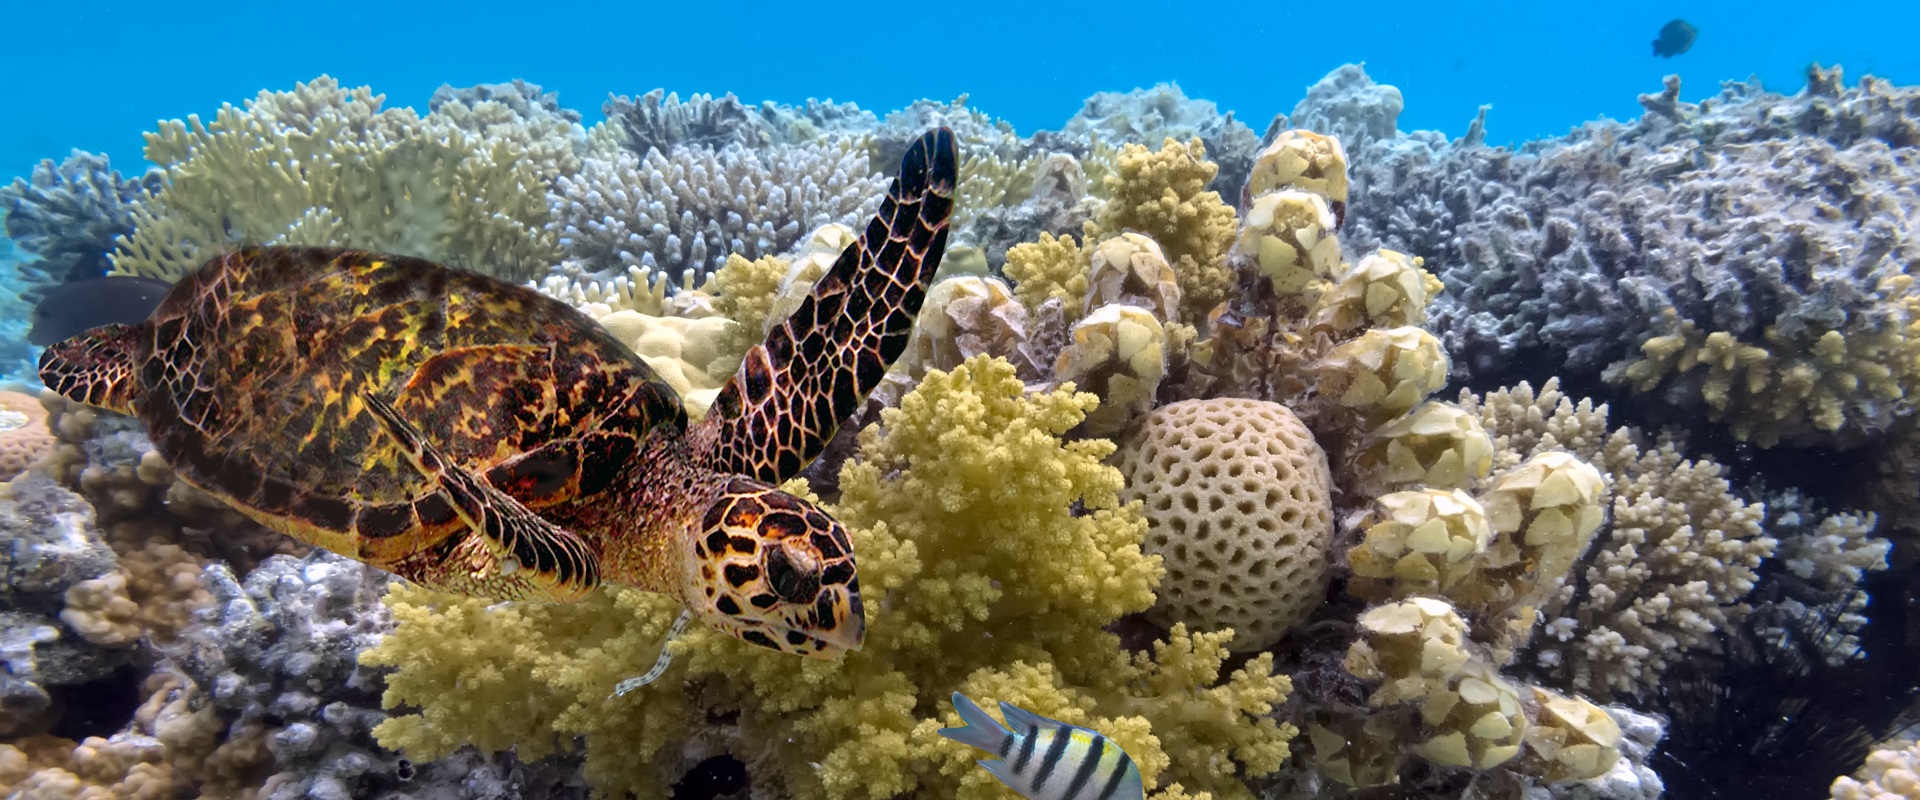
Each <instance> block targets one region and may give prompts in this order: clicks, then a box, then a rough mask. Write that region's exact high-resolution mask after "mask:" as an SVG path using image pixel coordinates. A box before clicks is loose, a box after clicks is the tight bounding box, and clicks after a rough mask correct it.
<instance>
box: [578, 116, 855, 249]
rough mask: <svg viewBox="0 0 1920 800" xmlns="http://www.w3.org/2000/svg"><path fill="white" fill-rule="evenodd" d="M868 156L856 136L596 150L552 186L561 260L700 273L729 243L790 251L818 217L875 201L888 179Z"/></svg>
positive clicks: (844, 213)
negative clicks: (757, 146) (639, 151)
mask: <svg viewBox="0 0 1920 800" xmlns="http://www.w3.org/2000/svg"><path fill="white" fill-rule="evenodd" d="M867 164H868V161H867V153H866V148H865V146H864V145H863V144H862V143H861V142H859V141H857V140H851V139H841V140H834V141H826V142H819V143H815V144H806V145H775V146H772V147H769V148H767V149H765V150H758V151H756V150H749V149H747V148H745V147H742V146H740V145H737V144H736V145H729V146H727V147H725V148H721V149H715V148H712V147H701V146H688V145H674V146H672V147H671V148H669V149H667V150H664V151H663V150H660V149H658V148H655V149H651V150H648V151H647V152H646V155H644V156H635V155H633V154H632V153H630V152H627V151H625V150H622V151H619V152H616V153H613V154H611V155H609V156H593V157H589V158H588V159H587V160H586V161H585V163H584V165H583V166H582V167H581V169H580V171H579V174H577V175H573V176H563V177H561V178H560V179H559V180H558V181H557V182H556V183H555V185H554V187H553V190H552V191H551V192H550V193H549V194H548V196H547V204H548V206H549V208H550V209H551V211H550V213H551V216H552V223H551V227H550V230H551V231H552V232H553V234H554V235H556V236H558V238H559V242H560V245H561V247H562V249H563V251H564V254H565V258H566V263H565V264H563V265H562V266H561V271H562V272H563V273H566V274H569V275H571V276H573V277H575V278H587V277H597V278H600V279H606V278H609V277H612V276H615V275H618V274H624V273H625V272H626V271H627V270H628V269H631V268H634V267H639V268H642V269H645V270H649V271H657V272H658V273H659V274H662V275H665V276H667V277H668V278H670V279H672V280H673V281H675V282H679V281H683V280H688V279H692V280H695V281H696V282H697V281H698V280H699V279H702V278H704V277H705V276H706V275H708V274H709V273H711V272H713V271H714V270H716V269H718V268H719V267H720V266H721V265H722V264H724V263H726V260H727V257H728V256H729V255H737V256H741V257H744V258H749V259H753V258H759V257H761V256H770V255H778V254H781V253H784V252H786V251H787V250H788V249H789V248H791V247H793V246H794V245H796V244H798V243H799V242H800V241H801V237H803V236H804V235H806V234H807V233H808V232H810V231H812V230H814V229H816V228H818V227H820V226H822V225H825V224H828V223H839V224H842V225H851V224H853V223H855V222H857V221H858V220H860V219H862V218H864V217H866V216H867V215H870V214H871V213H872V211H873V208H874V205H875V203H876V202H877V198H879V197H880V196H881V195H882V194H884V193H885V188H886V184H885V181H884V179H883V177H882V176H879V175H876V174H873V173H872V172H871V170H870V169H869V168H868V166H867Z"/></svg>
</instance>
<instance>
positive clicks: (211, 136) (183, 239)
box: [112, 75, 578, 279]
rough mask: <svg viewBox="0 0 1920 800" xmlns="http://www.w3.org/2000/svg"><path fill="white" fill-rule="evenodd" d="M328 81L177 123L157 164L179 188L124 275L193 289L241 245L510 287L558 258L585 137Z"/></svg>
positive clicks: (156, 211) (148, 222)
mask: <svg viewBox="0 0 1920 800" xmlns="http://www.w3.org/2000/svg"><path fill="white" fill-rule="evenodd" d="M384 100H385V95H374V94H373V93H372V91H371V90H370V89H368V88H366V87H360V88H357V89H352V90H348V89H342V88H341V87H340V86H339V84H338V83H336V82H335V81H334V80H333V79H332V78H330V77H327V76H324V75H323V76H321V77H320V78H317V79H315V80H314V81H312V82H310V83H303V84H299V85H297V86H296V88H295V89H294V91H292V92H277V93H276V92H266V91H263V92H261V93H260V94H259V96H258V97H256V98H254V99H253V100H250V101H248V102H247V104H246V106H245V108H244V109H241V108H235V107H233V106H232V105H230V104H229V105H225V106H222V107H221V109H220V111H219V112H218V113H217V114H216V115H215V118H214V120H213V122H212V123H202V122H201V121H200V118H199V116H198V115H190V116H188V118H187V119H186V120H185V121H181V120H169V121H166V122H162V123H161V125H160V130H159V131H157V132H154V133H151V134H148V135H147V149H146V155H147V158H148V159H149V160H151V161H153V162H154V163H156V164H159V165H161V166H162V167H163V168H164V169H165V171H166V181H167V183H166V187H165V188H164V189H162V190H161V191H160V192H159V194H157V195H156V196H155V197H154V199H153V201H152V202H151V203H148V204H146V205H144V206H141V207H139V208H137V209H136V210H135V214H134V230H133V232H132V234H131V235H129V236H124V237H121V238H120V239H119V241H118V247H117V249H116V250H115V251H114V253H113V256H112V258H113V265H114V272H115V273H118V274H140V275H149V276H154V277H161V278H168V279H171V278H177V277H179V276H180V275H183V274H186V273H187V272H189V271H191V270H193V269H195V268H197V267H199V265H200V263H201V262H202V261H203V260H205V258H206V257H208V256H209V255H211V254H212V253H215V252H218V251H219V250H221V249H222V248H225V247H228V246H229V245H230V244H232V243H233V242H234V241H236V240H237V241H246V242H257V243H265V244H281V243H285V244H312V245H349V246H355V247H362V248H368V249H375V250H382V251H387V252H395V253H400V254H404V255H412V256H419V257H422V258H429V259H434V260H437V261H445V262H449V263H453V264H457V265H460V266H464V267H468V268H472V269H477V270H481V271H485V272H489V273H491V274H495V275H499V276H502V277H506V278H509V279H525V278H529V277H532V276H533V275H535V274H538V273H540V272H544V271H545V270H546V269H547V268H548V267H549V266H551V265H552V263H553V262H555V261H557V260H558V257H559V251H558V248H557V246H556V243H555V239H554V237H553V236H552V235H551V234H549V233H547V232H546V231H544V230H543V227H542V226H544V225H545V223H546V221H547V208H546V203H545V201H544V192H545V190H546V188H547V183H548V182H549V181H550V180H552V179H553V178H555V177H558V176H559V175H560V174H564V173H566V172H568V171H570V170H571V169H572V168H573V167H574V166H577V164H578V161H577V157H576V156H575V155H574V153H573V144H572V142H571V141H570V140H569V138H568V137H569V136H570V135H571V134H570V132H571V131H572V130H574V129H576V128H577V126H572V127H569V126H567V125H566V124H564V123H560V122H558V121H557V119H548V122H549V123H551V124H546V125H539V124H536V123H535V121H534V120H528V119H522V118H520V117H517V116H515V115H514V112H513V111H512V110H511V109H510V108H508V107H506V106H504V105H502V104H499V103H489V102H481V103H480V104H479V105H477V106H472V107H469V106H467V105H466V104H464V103H461V102H449V103H447V104H445V105H444V106H443V107H442V112H443V113H437V114H431V115H429V116H428V117H426V118H424V119H422V118H421V117H419V116H418V115H417V114H415V113H414V112H413V110H412V109H383V108H382V103H383V102H384Z"/></svg>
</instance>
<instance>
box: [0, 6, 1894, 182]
mask: <svg viewBox="0 0 1920 800" xmlns="http://www.w3.org/2000/svg"><path fill="white" fill-rule="evenodd" d="M1917 9H1920V4H1913V3H1897V2H1890V1H1880V0H1876V1H1875V2H1861V3H1847V4H1816V5H1813V6H1809V5H1807V4H1801V3H1783V2H1773V3H1760V4H1753V3H1730V2H1650V1H1649V0H1632V1H1631V2H1608V3H1541V2H1524V3H1523V2H1498V3H1473V4H1459V3H1365V4H1356V3H1274V2H1266V3H1246V2H1231V3H1205V4H1184V3H1145V2H1135V3H1111V2H1110V3H1093V2H1084V0H1082V1H1080V2H1040V3H1035V2H1016V1H1015V0H983V1H982V2H974V3H964V4H962V3H902V4H887V3H792V2H782V3H763V2H747V3H711V2H705V3H591V4H587V3H554V2H542V3H503V2H495V1H493V0H478V1H476V2H467V3H457V4H456V3H396V2H368V1H367V0H343V2H337V3H328V4H304V3H301V4H281V3H258V2H233V1H232V0H223V1H222V2H187V3H113V2H108V3H57V2H9V3H7V4H5V9H4V14H0V31H4V33H0V37H3V38H0V41H4V46H5V49H6V53H7V62H8V67H7V68H6V69H5V70H4V71H0V102H4V104H5V107H6V109H7V113H6V124H4V125H0V178H6V177H11V176H14V175H21V174H25V173H26V172H27V171H28V170H29V169H31V167H32V165H33V164H34V163H35V162H37V161H39V160H40V159H42V158H49V157H51V158H54V159H56V160H58V159H59V158H60V157H62V156H64V155H65V154H66V153H67V151H68V150H69V149H70V148H74V147H78V148H82V149H86V150H92V151H95V152H104V153H108V154H110V155H111V156H112V157H113V160H114V162H115V163H116V164H125V165H126V166H125V167H123V169H130V168H135V167H138V166H141V164H140V162H139V160H138V159H139V157H140V151H141V146H142V143H141V139H140V133H141V132H142V131H147V130H151V129H152V128H153V127H154V123H155V121H156V120H160V119H173V118H179V117H184V116H186V115H187V114H190V113H199V114H201V115H203V116H206V117H211V114H212V112H213V111H214V110H215V109H217V108H219V106H220V104H221V103H223V102H232V103H236V104H237V103H239V102H241V101H243V100H245V99H247V98H250V97H252V96H253V95H254V94H255V93H256V92H258V91H259V90H261V89H276V90H281V89H289V88H291V87H292V85H293V83H294V82H295V81H301V80H307V79H310V78H313V77H314V76H316V75H319V74H321V73H323V72H324V73H328V74H331V75H333V76H334V77H336V78H338V79H339V80H340V82H341V83H342V84H343V85H348V86H358V85H371V86H372V87H373V88H374V90H375V91H378V92H385V93H386V94H387V97H388V102H389V103H394V104H401V105H413V106H416V107H420V108H422V109H423V110H424V107H425V104H426V101H427V98H428V97H429V96H430V95H431V94H432V93H433V90H434V89H435V88H437V87H438V86H440V85H441V84H442V83H451V84H453V85H454V86H467V85H472V84H476V83H489V82H498V81H507V80H511V79H513V78H524V79H526V80H528V81H532V82H534V83H538V84H541V85H542V86H544V87H545V88H547V89H549V90H555V91H558V92H559V93H560V100H561V103H562V104H564V105H566V106H569V107H572V108H576V109H578V110H580V111H581V112H582V113H583V114H585V116H586V122H588V123H589V124H591V123H592V122H593V121H595V120H597V119H598V118H599V116H600V114H599V109H600V104H601V103H602V102H604V101H605V100H606V96H607V93H608V92H616V93H620V94H630V95H638V94H641V93H644V92H646V91H648V90H650V89H653V88H655V87H664V88H666V89H668V90H671V91H677V92H680V93H682V94H683V95H685V94H687V93H690V92H714V93H722V92H728V91H731V92H734V93H735V94H738V95H739V96H740V97H741V98H742V99H743V100H746V101H749V102H758V101H761V100H774V101H780V102H789V103H792V102H799V101H802V100H805V99H806V98H808V97H820V98H828V97H831V98H833V99H835V100H840V101H853V102H857V103H859V104H860V105H861V106H862V107H864V108H868V109H872V110H875V111H879V112H884V111H886V110H888V109H893V108H898V107H900V106H903V105H905V104H907V103H909V102H911V101H913V100H915V99H918V98H923V97H932V98H940V99H946V98H951V97H954V96H956V95H959V94H961V93H968V94H970V95H971V97H972V105H974V106H975V107H977V108H980V109H982V110H984V111H986V112H988V113H990V114H993V115H995V116H998V117H1002V118H1004V119H1006V120H1008V121H1010V122H1012V123H1013V124H1014V125H1015V126H1016V127H1017V128H1018V129H1019V130H1020V132H1021V133H1022V134H1030V133H1032V132H1033V131H1035V130H1040V129H1047V128H1055V127H1058V126H1060V125H1061V124H1062V123H1064V122H1065V121H1066V120H1067V118H1069V117H1071V116H1072V115H1073V114H1074V112H1075V111H1077V110H1078V109H1079V107H1080V103H1081V101H1082V100H1083V99H1084V98H1086V97H1087V96H1088V95H1091V94H1093V93H1094V92H1098V91H1125V90H1128V89H1131V88H1134V87H1136V86H1152V85H1153V84H1154V83H1156V82H1160V81H1169V80H1172V81H1178V82H1179V83H1180V85H1181V87H1182V88H1183V89H1185V90H1186V92H1187V94H1188V95H1189V96H1192V97H1200V98H1205V99H1209V100H1213V101H1215V102H1217V103H1219V104H1220V106H1221V108H1223V109H1231V110H1234V111H1236V112H1237V116H1238V117H1239V118H1240V119H1242V120H1244V121H1246V122H1247V123H1248V124H1249V125H1251V126H1252V127H1253V128H1254V129H1255V130H1256V131H1260V130H1264V129H1265V126H1266V123H1267V121H1268V120H1269V119H1271V118H1272V116H1273V114H1274V113H1276V112H1285V111H1289V110H1291V109H1292V107H1293V104H1294V103H1295V102H1297V101H1298V100H1299V98H1300V96H1301V94H1302V92H1303V90H1304V89H1305V88H1306V87H1307V86H1308V85H1309V84H1311V83H1313V81H1315V80H1316V79H1318V78H1319V77H1320V76H1322V75H1324V74H1326V72H1327V71H1328V70H1330V69H1332V68H1334V67H1337V66H1339V65H1341V64H1343V63H1347V62H1350V61H1364V62H1366V65H1367V70H1368V73H1369V74H1370V75H1372V76H1373V78H1374V79H1375V80H1378V81H1380V82H1382V83H1390V84H1394V85H1396V86H1398V87H1400V89H1401V90H1402V91H1403V92H1404V93H1405V96H1406V99H1407V109H1406V113H1405V114H1404V115H1403V116H1402V117H1401V127H1402V128H1404V129H1419V128H1434V129H1439V130H1443V131H1447V132H1448V133H1450V134H1454V135H1457V134H1459V133H1460V132H1462V131H1463V130H1464V129H1465V127H1466V124H1467V122H1468V120H1470V119H1471V118H1472V117H1473V114H1474V111H1475V109H1476V108H1478V107H1479V105H1480V104H1482V103H1490V104H1492V105H1493V112H1492V114H1491V116H1490V117H1489V124H1488V127H1489V133H1490V135H1489V139H1490V141H1492V142H1506V141H1517V140H1524V139H1529V138H1535V137H1541V136H1550V135H1555V134H1559V133H1562V132H1565V131H1566V129H1567V128H1569V127H1572V126H1575V125H1578V124H1579V123H1581V122H1583V121H1585V120H1588V119H1592V118H1594V117H1596V116H1599V115H1603V114H1604V115H1608V116H1612V117H1615V118H1627V117H1632V116H1636V115H1638V113H1639V107H1638V106H1637V105H1636V104H1635V102H1634V97H1635V95H1636V94H1638V93H1641V92H1650V91H1657V90H1658V89H1659V86H1660V79H1661V77H1662V76H1663V75H1666V74H1669V73H1678V74H1679V75H1680V76H1681V77H1682V78H1683V80H1684V81H1685V86H1686V88H1685V91H1684V95H1685V97H1687V98H1688V99H1695V98H1698V97H1701V96H1706V95H1710V94H1712V93H1713V92H1715V91H1716V90H1717V88H1718V86H1719V82H1720V81H1721V80H1725V79H1744V78H1746V77H1748V76H1749V75H1756V74H1757V75H1759V76H1760V77H1761V78H1762V79H1763V80H1764V81H1765V82H1766V83H1767V85H1768V86H1769V87H1770V88H1774V89H1777V90H1781V91H1787V92H1791V91H1795V90H1797V89H1798V88H1799V87H1800V86H1801V84H1802V83H1803V78H1802V75H1803V72H1804V69H1805V66H1806V64H1807V63H1808V62H1810V61H1820V62H1822V63H1827V64H1832V63H1836V62H1837V63H1842V64H1844V65H1845V66H1846V67H1847V71H1848V73H1849V74H1850V75H1854V76H1857V75H1860V74H1862V73H1865V72H1873V73H1875V74H1878V75H1881V76H1883V77H1886V78H1889V79H1891V80H1894V81H1895V82H1899V83H1912V82H1916V81H1920V51H1916V49H1915V48H1914V47H1913V46H1912V45H1913V39H1914V35H1915V31H1920V10H1917ZM1673 17H1683V18H1686V19H1687V20H1689V21H1691V22H1693V23H1694V24H1695V25H1696V26H1698V27H1699V30H1700V37H1699V40H1698V41H1697V42H1696V43H1695V45H1694V47H1693V49H1692V50H1691V51H1690V52H1688V53H1686V54H1684V55H1682V56H1680V57H1678V58H1675V59H1672V60H1666V59H1660V58H1655V57H1654V56H1653V55H1652V53H1651V47H1650V42H1651V40H1652V39H1653V37H1654V35H1655V34H1656V33H1657V32H1658V30H1659V29H1660V26H1661V25H1662V24H1664V23H1665V22H1666V21H1667V20H1668V19H1671V18H1673Z"/></svg>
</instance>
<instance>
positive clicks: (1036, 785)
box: [940, 692, 1146, 800]
mask: <svg viewBox="0 0 1920 800" xmlns="http://www.w3.org/2000/svg"><path fill="white" fill-rule="evenodd" d="M953 709H954V710H955V711H958V712H960V719H961V720H963V721H965V722H966V723H967V724H966V727H962V728H941V729H940V735H941V736H945V737H947V738H949V739H952V740H954V741H956V742H959V743H961V744H965V745H972V746H974V747H978V748H980V749H982V750H986V751H989V752H992V753H994V754H996V755H998V756H999V758H996V759H988V760H983V761H981V762H980V766H982V767H985V768H986V770H987V771H988V772H991V773H993V776H994V777H996V778H999V779H1000V782H1002V783H1005V784H1006V785H1008V786H1010V787H1013V790H1014V791H1016V792H1019V793H1020V794H1021V795H1023V796H1025V797H1027V798H1028V800H1142V798H1144V797H1145V796H1146V789H1145V788H1144V787H1143V786H1141V783H1140V768H1139V767H1137V766H1134V763H1133V759H1132V758H1131V757H1129V756H1128V755H1127V753H1126V751H1124V750H1121V749H1120V745H1117V744H1114V743H1113V742H1111V741H1109V740H1108V739H1107V737H1105V736H1101V735H1100V734H1099V733H1096V732H1094V731H1090V730H1087V729H1086V728H1082V727H1080V726H1078V725H1068V724H1067V723H1064V722H1061V721H1059V720H1052V719H1047V718H1046V717H1043V716H1040V715H1039V714H1035V713H1033V712H1031V711H1027V710H1026V709H1023V708H1020V707H1019V706H1016V705H1013V704H1011V703H1001V704H1000V716H1002V717H1004V718H1006V720H1007V724H1006V725H1005V726H1004V727H1003V726H1002V725H1001V724H1000V723H998V722H995V721H993V717H989V716H987V712H985V711H982V710H980V707H979V706H977V705H974V703H973V701H972V700H969V699H967V696H966V695H963V694H961V693H959V692H954V693H953ZM1008 728H1011V729H1012V730H1008Z"/></svg>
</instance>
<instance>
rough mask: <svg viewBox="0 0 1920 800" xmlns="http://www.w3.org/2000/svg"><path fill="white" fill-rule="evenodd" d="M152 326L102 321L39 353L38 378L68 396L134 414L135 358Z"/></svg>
mask: <svg viewBox="0 0 1920 800" xmlns="http://www.w3.org/2000/svg"><path fill="white" fill-rule="evenodd" d="M152 335H153V326H152V325H151V324H149V323H145V322H142V323H140V324H138V325H124V324H114V325H102V326H100V327H98V328H94V329H93V330H90V331H87V332H86V333H83V334H80V335H79V336H75V337H73V338H71V339H68V340H66V341H64V342H60V343H58V344H55V345H53V346H51V347H48V348H47V349H46V352H43V353H41V354H40V382H41V383H44V384H46V385H47V388H49V389H52V390H54V391H56V392H59V393H60V394H61V395H62V396H65V397H66V398H67V399H69V400H73V401H75V402H80V403H86V404H87V405H90V406H94V407H97V408H104V409H106V410H108V411H112V412H115V413H119V414H126V415H129V416H131V415H132V414H133V397H134V394H135V390H136V389H137V386H136V384H135V381H134V358H135V356H136V355H137V354H138V352H139V347H140V345H141V344H143V343H145V342H147V341H148V339H149V338H150V337H151V336H152Z"/></svg>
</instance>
